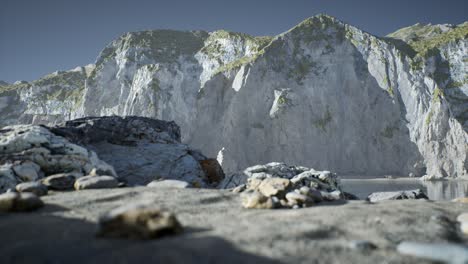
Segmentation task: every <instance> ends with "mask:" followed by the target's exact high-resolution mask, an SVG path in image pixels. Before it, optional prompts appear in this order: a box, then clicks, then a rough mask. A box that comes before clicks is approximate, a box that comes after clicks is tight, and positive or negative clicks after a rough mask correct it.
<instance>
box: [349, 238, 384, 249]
mask: <svg viewBox="0 0 468 264" xmlns="http://www.w3.org/2000/svg"><path fill="white" fill-rule="evenodd" d="M348 245H349V247H350V248H351V249H356V250H360V251H371V250H374V249H377V246H376V245H375V244H374V243H372V242H370V241H368V240H352V241H350V242H349V244H348Z"/></svg>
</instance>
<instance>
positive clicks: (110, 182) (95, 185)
mask: <svg viewBox="0 0 468 264" xmlns="http://www.w3.org/2000/svg"><path fill="white" fill-rule="evenodd" d="M118 186H119V182H118V181H117V179H116V178H114V177H112V176H106V175H104V176H84V177H81V178H78V179H77V180H76V181H75V184H74V187H75V190H85V189H102V188H117V187H118Z"/></svg>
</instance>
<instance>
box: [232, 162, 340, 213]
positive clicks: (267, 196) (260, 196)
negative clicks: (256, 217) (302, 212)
mask: <svg viewBox="0 0 468 264" xmlns="http://www.w3.org/2000/svg"><path fill="white" fill-rule="evenodd" d="M244 174H245V175H246V176H247V182H246V183H245V184H242V185H239V186H237V187H236V188H234V189H233V191H234V192H242V194H241V198H242V205H243V206H244V207H245V208H256V209H273V208H300V207H308V206H311V205H313V204H316V203H320V202H322V201H335V200H341V199H345V194H344V193H343V192H342V191H341V190H340V188H339V179H338V177H337V176H336V174H334V173H331V172H329V171H316V170H314V169H310V168H306V167H301V166H289V165H287V164H285V163H279V162H272V163H268V164H265V165H256V166H253V167H249V168H247V169H246V170H244Z"/></svg>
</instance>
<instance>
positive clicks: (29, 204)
mask: <svg viewBox="0 0 468 264" xmlns="http://www.w3.org/2000/svg"><path fill="white" fill-rule="evenodd" d="M42 206H44V203H43V202H42V201H41V199H40V198H39V197H38V196H37V195H35V194H33V193H17V192H10V193H4V194H0V212H26V211H33V210H36V209H38V208H41V207H42Z"/></svg>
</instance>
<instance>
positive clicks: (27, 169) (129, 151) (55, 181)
mask: <svg viewBox="0 0 468 264" xmlns="http://www.w3.org/2000/svg"><path fill="white" fill-rule="evenodd" d="M98 155H99V156H98ZM102 157H103V158H102ZM114 166H115V167H116V168H117V169H116V170H117V171H118V173H119V176H117V175H118V173H117V172H116V170H115V169H114ZM120 173H121V174H120ZM171 178H172V179H171ZM223 178H224V172H223V170H222V168H221V166H220V165H219V163H218V162H217V161H216V160H215V159H209V158H207V157H205V156H204V155H202V154H201V153H200V152H198V151H196V150H193V149H191V148H189V147H188V146H187V145H185V144H181V143H180V130H179V127H178V126H177V125H176V124H175V123H174V122H166V121H160V120H154V119H150V118H143V117H116V116H113V117H98V118H82V119H77V120H73V121H68V122H66V123H65V124H62V125H59V126H56V127H53V128H48V127H45V126H36V125H18V126H9V127H4V128H3V129H1V130H0V193H3V194H0V212H21V211H31V210H35V209H38V208H41V207H42V206H44V203H43V202H42V200H41V198H40V196H44V195H48V194H49V192H50V191H55V192H57V191H70V190H85V189H101V188H116V187H120V186H124V185H130V186H139V185H146V184H148V187H156V188H188V187H209V186H215V185H217V184H218V183H219V182H221V181H222V180H223ZM4 192H5V193H4ZM155 204H156V202H155V201H153V202H151V203H135V204H129V205H126V206H124V207H119V208H116V209H114V210H111V211H110V212H108V213H106V214H105V215H104V216H103V217H102V218H101V219H100V220H99V235H100V236H104V237H122V238H139V239H148V238H155V237H159V236H163V235H167V234H176V233H179V232H181V231H182V226H181V225H180V223H179V222H178V221H177V219H176V217H175V216H174V215H173V214H172V213H170V212H169V211H167V210H164V209H161V208H159V207H157V206H156V205H155Z"/></svg>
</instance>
